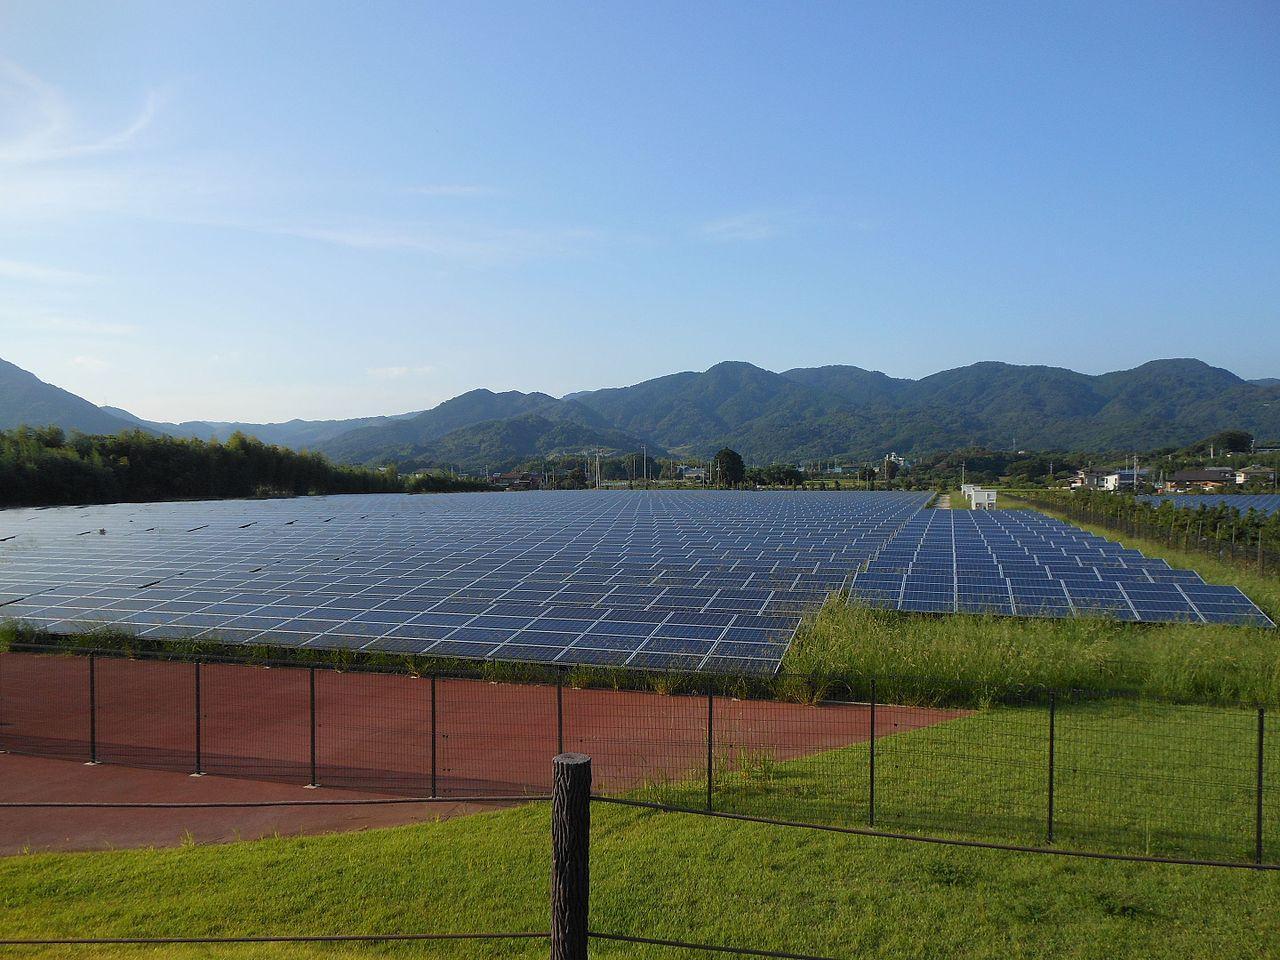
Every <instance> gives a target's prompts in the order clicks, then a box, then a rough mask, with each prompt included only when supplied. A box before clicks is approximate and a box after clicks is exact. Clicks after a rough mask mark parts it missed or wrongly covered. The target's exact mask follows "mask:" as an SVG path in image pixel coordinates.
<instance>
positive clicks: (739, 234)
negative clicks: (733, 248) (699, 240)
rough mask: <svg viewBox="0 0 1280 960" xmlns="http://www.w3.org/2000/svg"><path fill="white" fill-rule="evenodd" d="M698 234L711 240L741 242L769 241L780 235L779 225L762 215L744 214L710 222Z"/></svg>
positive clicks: (704, 224) (702, 226)
mask: <svg viewBox="0 0 1280 960" xmlns="http://www.w3.org/2000/svg"><path fill="white" fill-rule="evenodd" d="M698 232H699V233H701V234H702V236H704V237H706V238H707V239H709V240H719V241H724V242H741V241H754V240H768V239H770V238H771V237H775V236H777V235H778V232H779V228H778V225H777V223H776V222H775V221H774V220H773V219H772V218H770V217H767V216H765V215H764V214H760V213H742V214H738V215H737V216H733V217H723V218H721V219H718V220H708V221H707V222H706V223H703V224H702V225H701V226H700V227H699V228H698Z"/></svg>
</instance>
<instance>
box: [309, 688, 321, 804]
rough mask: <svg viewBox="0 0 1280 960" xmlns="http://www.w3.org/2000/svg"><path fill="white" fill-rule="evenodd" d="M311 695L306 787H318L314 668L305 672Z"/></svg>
mask: <svg viewBox="0 0 1280 960" xmlns="http://www.w3.org/2000/svg"><path fill="white" fill-rule="evenodd" d="M307 674H308V681H309V684H310V695H311V783H309V784H308V786H311V787H318V786H320V784H319V783H317V782H316V668H315V667H309V668H308V670H307Z"/></svg>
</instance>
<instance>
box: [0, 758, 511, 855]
mask: <svg viewBox="0 0 1280 960" xmlns="http://www.w3.org/2000/svg"><path fill="white" fill-rule="evenodd" d="M384 796H388V794H378V793H372V792H369V791H364V790H345V789H333V788H327V787H320V788H319V789H316V790H307V789H304V788H302V787H299V786H296V785H294V784H286V783H270V782H267V781H262V780H239V779H236V778H234V777H214V776H208V777H192V776H189V775H188V774H185V773H170V772H168V771H164V770H139V769H137V768H136V767H119V766H112V765H110V764H99V765H97V766H85V765H84V764H82V763H78V762H75V761H68V760H48V759H45V758H43V757H21V756H16V755H14V754H4V755H0V802H5V803H9V802H13V801H32V800H38V801H49V800H56V801H76V802H85V801H98V802H110V803H120V802H138V801H142V802H155V801H169V802H182V803H186V802H209V801H226V800H234V801H242V800H321V799H326V798H335V797H336V798H341V799H344V800H349V799H356V798H364V797H384ZM499 806H503V804H498V803H490V804H475V803H430V804H394V805H389V806H351V807H345V806H344V807H327V806H318V807H260V808H249V809H245V808H238V809H223V810H218V809H186V810H101V809H99V810H92V809H74V810H73V809H59V810H51V809H3V808H0V856H10V855H12V854H16V853H36V852H39V851H42V850H111V849H120V848H123V847H171V846H177V845H179V844H183V843H226V842H230V841H233V840H256V839H258V838H260V837H269V836H273V835H275V834H280V835H282V836H283V835H288V834H310V833H334V832H338V831H345V830H364V829H368V828H373V827H393V826H398V825H399V824H403V823H416V822H419V821H423V820H433V819H436V818H440V819H447V818H449V817H456V816H460V815H463V814H468V813H474V812H476V811H477V810H484V809H494V808H496V807H499Z"/></svg>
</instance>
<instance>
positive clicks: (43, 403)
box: [0, 360, 136, 433]
mask: <svg viewBox="0 0 1280 960" xmlns="http://www.w3.org/2000/svg"><path fill="white" fill-rule="evenodd" d="M23 424H25V425H27V426H30V427H45V426H58V427H62V428H63V429H64V430H75V431H79V432H80V433H118V432H119V431H121V430H128V429H131V428H132V427H134V426H136V424H132V423H130V422H129V421H127V420H122V419H120V418H119V417H115V416H112V415H111V414H110V413H108V412H107V411H105V410H103V409H102V408H100V407H96V406H94V405H93V404H92V403H90V402H89V401H88V400H85V399H83V398H81V397H77V396H76V395H75V394H74V393H68V392H67V391H66V390H63V389H62V388H61V387H55V386H53V384H50V383H45V382H44V381H43V380H41V379H40V378H39V377H37V376H36V375H35V374H33V373H28V372H27V371H26V370H23V369H22V368H21V367H17V366H14V365H13V364H12V363H9V362H8V361H7V360H0V430H8V429H11V428H13V427H17V426H21V425H23Z"/></svg>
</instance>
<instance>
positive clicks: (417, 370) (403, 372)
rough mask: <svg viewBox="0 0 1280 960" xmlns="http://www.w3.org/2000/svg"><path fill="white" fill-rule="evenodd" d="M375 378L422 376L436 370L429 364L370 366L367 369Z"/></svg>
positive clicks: (390, 378)
mask: <svg viewBox="0 0 1280 960" xmlns="http://www.w3.org/2000/svg"><path fill="white" fill-rule="evenodd" d="M367 372H368V374H369V376H371V377H373V378H374V379H375V380H403V379H404V378H405V377H423V376H427V375H428V374H432V373H435V372H436V368H435V367H433V366H431V365H430V364H419V365H418V366H414V367H370V368H369V370H368V371H367Z"/></svg>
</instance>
